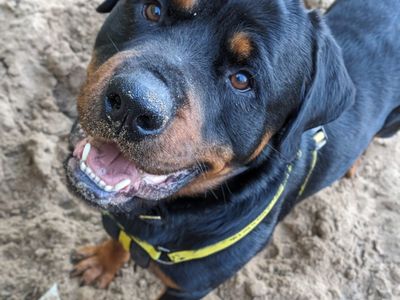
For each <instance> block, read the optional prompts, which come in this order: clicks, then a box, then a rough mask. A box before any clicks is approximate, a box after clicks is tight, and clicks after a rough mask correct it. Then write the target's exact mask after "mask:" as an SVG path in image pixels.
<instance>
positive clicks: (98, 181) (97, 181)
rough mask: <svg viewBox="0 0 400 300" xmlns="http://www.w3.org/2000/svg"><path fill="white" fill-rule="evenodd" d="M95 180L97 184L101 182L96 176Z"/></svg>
mask: <svg viewBox="0 0 400 300" xmlns="http://www.w3.org/2000/svg"><path fill="white" fill-rule="evenodd" d="M94 182H96V183H97V184H99V183H100V178H99V177H97V176H96V177H95V178H94Z"/></svg>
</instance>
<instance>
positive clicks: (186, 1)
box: [173, 0, 197, 11]
mask: <svg viewBox="0 0 400 300" xmlns="http://www.w3.org/2000/svg"><path fill="white" fill-rule="evenodd" d="M173 2H174V4H175V5H176V6H177V8H178V9H180V10H184V11H191V10H192V9H193V8H194V6H195V5H196V3H197V0H174V1H173Z"/></svg>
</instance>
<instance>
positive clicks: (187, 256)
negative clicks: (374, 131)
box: [105, 127, 327, 265]
mask: <svg viewBox="0 0 400 300" xmlns="http://www.w3.org/2000/svg"><path fill="white" fill-rule="evenodd" d="M312 134H313V139H314V141H315V149H314V151H313V152H312V159H311V165H310V170H309V172H308V174H307V176H306V178H305V181H304V183H303V185H302V186H301V189H300V191H299V194H298V195H299V196H301V195H302V194H303V193H304V191H305V189H306V187H307V184H308V182H309V180H310V178H311V175H312V173H313V171H314V169H315V167H316V165H317V159H318V151H319V150H320V149H321V148H322V147H323V146H324V145H325V144H326V142H327V137H326V133H325V130H324V128H323V127H318V128H315V129H313V130H312ZM299 155H301V153H299ZM292 171H293V166H292V165H291V164H290V165H288V167H287V170H286V173H285V177H284V179H283V182H282V183H281V184H280V185H279V187H278V190H277V191H276V193H275V195H274V197H273V198H272V200H271V201H270V203H269V204H268V205H267V207H266V208H265V209H264V210H263V211H262V212H261V214H259V215H258V216H257V218H256V219H254V220H253V221H252V222H251V223H250V224H248V225H247V226H246V227H244V228H243V229H242V230H240V231H239V232H238V233H236V234H234V235H232V236H230V237H228V238H226V239H224V240H222V241H220V242H217V243H215V244H213V245H210V246H206V247H203V248H200V249H195V250H182V251H175V252H171V251H169V250H168V249H165V248H163V247H154V246H153V245H151V244H149V243H148V242H146V241H143V240H141V239H138V238H137V237H134V236H132V235H130V234H128V233H126V231H125V229H124V227H123V226H122V225H121V224H119V223H118V222H117V221H116V220H115V219H114V218H113V216H112V215H110V214H109V213H107V212H106V213H105V214H106V215H107V216H109V217H110V218H112V219H113V220H114V222H115V223H116V224H117V225H118V227H119V229H120V230H119V234H118V240H119V241H120V243H121V244H122V246H123V247H124V249H125V250H126V251H128V252H130V250H131V248H132V243H135V244H136V245H138V246H139V247H140V248H141V249H143V250H144V251H145V252H146V253H147V255H148V256H149V257H150V258H151V259H153V260H154V261H157V262H158V263H161V264H166V265H172V264H178V263H182V262H186V261H190V260H195V259H200V258H204V257H207V256H210V255H212V254H215V253H218V252H220V251H222V250H225V249H227V248H229V247H230V246H232V245H234V244H235V243H237V242H239V241H240V240H242V239H243V238H244V237H246V236H247V235H248V234H249V233H250V232H252V231H253V230H254V229H255V228H256V227H257V226H258V225H259V224H260V223H261V222H262V221H263V220H264V219H265V218H266V217H267V216H268V215H269V213H270V212H271V211H272V209H273V208H274V206H275V205H276V203H277V202H278V200H279V199H280V197H281V196H282V194H283V192H284V191H285V188H286V185H287V183H288V181H289V177H290V174H291V173H292ZM161 258H162V259H161Z"/></svg>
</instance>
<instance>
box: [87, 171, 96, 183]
mask: <svg viewBox="0 0 400 300" xmlns="http://www.w3.org/2000/svg"><path fill="white" fill-rule="evenodd" d="M89 177H90V178H91V179H92V180H93V181H94V180H95V179H96V175H95V174H94V173H92V172H91V173H90V175H89Z"/></svg>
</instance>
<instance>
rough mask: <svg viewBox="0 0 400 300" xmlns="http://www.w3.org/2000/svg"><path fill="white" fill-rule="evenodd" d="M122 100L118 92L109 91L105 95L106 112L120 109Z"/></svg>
mask: <svg viewBox="0 0 400 300" xmlns="http://www.w3.org/2000/svg"><path fill="white" fill-rule="evenodd" d="M121 106H122V100H121V97H120V96H119V95H118V94H114V93H111V94H109V95H108V96H107V97H106V108H107V111H108V112H113V111H118V110H120V109H121Z"/></svg>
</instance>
